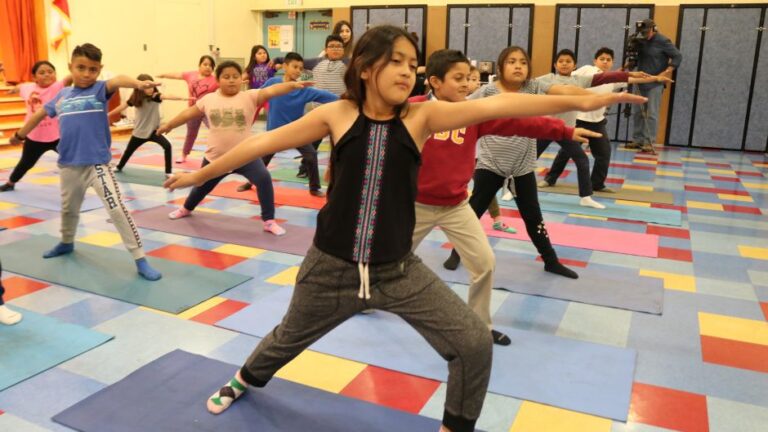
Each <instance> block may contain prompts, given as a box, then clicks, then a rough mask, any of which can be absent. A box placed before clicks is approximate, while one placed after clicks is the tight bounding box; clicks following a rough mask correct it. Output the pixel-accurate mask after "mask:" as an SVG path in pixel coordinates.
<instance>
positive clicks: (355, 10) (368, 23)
mask: <svg viewBox="0 0 768 432" xmlns="http://www.w3.org/2000/svg"><path fill="white" fill-rule="evenodd" d="M381 24H391V25H394V26H398V27H403V28H404V29H406V30H407V31H408V32H414V33H416V36H417V37H418V38H419V49H420V50H421V55H422V57H423V56H424V50H425V48H426V46H427V44H426V42H427V40H426V34H427V7H426V6H424V5H402V6H401V5H398V6H352V33H353V35H354V37H355V39H358V38H359V37H360V36H362V34H363V33H365V31H366V30H368V28H370V27H373V26H377V25H381ZM421 63H422V64H423V63H424V59H423V58H422V59H421Z"/></svg>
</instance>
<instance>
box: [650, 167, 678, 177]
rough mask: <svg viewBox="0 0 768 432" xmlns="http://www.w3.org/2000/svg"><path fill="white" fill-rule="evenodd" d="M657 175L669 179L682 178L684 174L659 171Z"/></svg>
mask: <svg viewBox="0 0 768 432" xmlns="http://www.w3.org/2000/svg"><path fill="white" fill-rule="evenodd" d="M656 175H660V176H667V177H682V176H683V173H682V172H680V171H669V170H663V169H657V170H656Z"/></svg>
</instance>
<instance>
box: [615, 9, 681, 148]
mask: <svg viewBox="0 0 768 432" xmlns="http://www.w3.org/2000/svg"><path fill="white" fill-rule="evenodd" d="M636 25H637V33H636V34H635V35H634V36H632V38H633V39H634V45H635V48H636V49H637V70H639V71H642V72H645V73H647V74H649V75H662V76H666V77H667V78H672V72H673V71H674V70H675V69H677V68H678V67H680V63H681V62H682V60H683V55H682V54H680V51H679V50H678V49H677V47H675V45H674V44H672V41H670V40H669V38H668V37H666V36H664V35H662V34H661V33H658V32H657V29H656V23H655V22H653V20H651V19H645V20H643V21H640V22H638V23H637V24H636ZM630 43H632V42H630ZM629 66H630V68H631V67H632V66H633V65H631V64H630V65H629ZM637 87H638V88H639V90H640V94H641V95H642V96H645V97H647V98H648V103H646V104H644V105H635V106H633V107H632V118H633V120H632V124H633V131H632V142H631V143H629V144H627V145H626V148H641V149H642V151H644V152H651V153H653V152H654V150H653V143H654V142H656V131H657V129H658V117H659V105H661V94H662V92H663V91H664V84H663V83H648V84H638V85H637Z"/></svg>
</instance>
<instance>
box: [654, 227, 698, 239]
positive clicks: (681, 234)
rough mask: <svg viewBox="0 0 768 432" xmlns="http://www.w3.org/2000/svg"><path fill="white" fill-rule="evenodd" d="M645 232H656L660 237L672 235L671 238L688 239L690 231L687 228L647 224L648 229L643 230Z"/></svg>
mask: <svg viewBox="0 0 768 432" xmlns="http://www.w3.org/2000/svg"><path fill="white" fill-rule="evenodd" d="M645 233H646V234H656V235H660V236H662V237H672V238H679V239H686V240H690V238H691V232H690V231H688V230H687V229H681V228H669V227H661V226H655V225H648V229H646V230H645Z"/></svg>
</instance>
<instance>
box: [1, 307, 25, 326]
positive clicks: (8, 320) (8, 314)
mask: <svg viewBox="0 0 768 432" xmlns="http://www.w3.org/2000/svg"><path fill="white" fill-rule="evenodd" d="M21 318H22V315H21V314H20V313H18V312H16V311H14V310H11V309H8V306H6V305H0V324H3V325H14V324H16V323H17V322H19V321H21Z"/></svg>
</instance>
